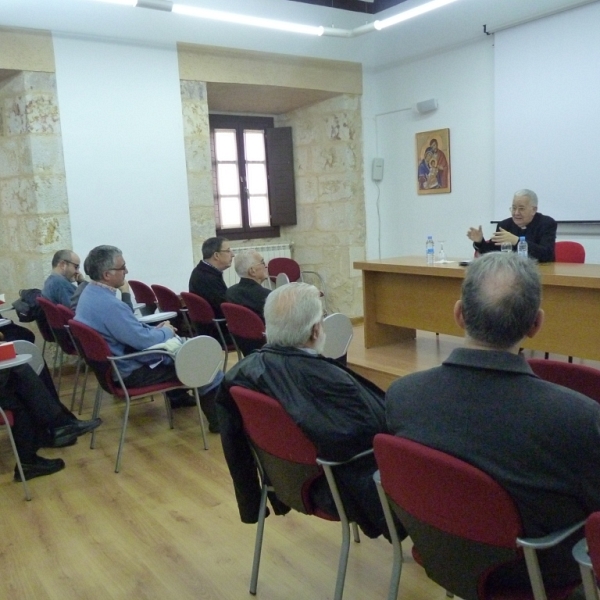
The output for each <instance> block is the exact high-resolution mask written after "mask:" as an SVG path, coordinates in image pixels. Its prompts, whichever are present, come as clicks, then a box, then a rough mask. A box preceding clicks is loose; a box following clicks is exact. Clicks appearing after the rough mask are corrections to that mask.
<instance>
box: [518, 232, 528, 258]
mask: <svg viewBox="0 0 600 600" xmlns="http://www.w3.org/2000/svg"><path fill="white" fill-rule="evenodd" d="M517 254H518V255H519V256H522V257H523V258H527V256H528V255H527V242H526V241H525V236H524V235H522V236H521V237H520V238H519V243H518V244H517Z"/></svg>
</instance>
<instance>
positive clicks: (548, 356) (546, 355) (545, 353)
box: [544, 352, 550, 360]
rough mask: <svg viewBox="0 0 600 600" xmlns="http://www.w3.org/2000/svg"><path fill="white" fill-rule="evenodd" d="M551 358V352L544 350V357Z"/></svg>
mask: <svg viewBox="0 0 600 600" xmlns="http://www.w3.org/2000/svg"><path fill="white" fill-rule="evenodd" d="M549 358H550V352H544V359H545V360H548V359H549Z"/></svg>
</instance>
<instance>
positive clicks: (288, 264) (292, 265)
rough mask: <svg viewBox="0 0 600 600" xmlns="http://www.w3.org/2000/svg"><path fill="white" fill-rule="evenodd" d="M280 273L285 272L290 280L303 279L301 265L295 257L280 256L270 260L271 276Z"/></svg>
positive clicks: (274, 276) (275, 276)
mask: <svg viewBox="0 0 600 600" xmlns="http://www.w3.org/2000/svg"><path fill="white" fill-rule="evenodd" d="M279 273H285V274H286V275H287V276H288V279H289V280H290V281H300V280H301V279H302V272H301V270H300V265H299V264H298V263H297V262H296V261H295V260H294V259H293V258H285V257H278V258H272V259H271V260H270V261H269V276H270V277H273V278H277V275H279Z"/></svg>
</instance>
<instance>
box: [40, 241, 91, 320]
mask: <svg viewBox="0 0 600 600" xmlns="http://www.w3.org/2000/svg"><path fill="white" fill-rule="evenodd" d="M79 263H80V261H79V256H77V254H75V252H73V251H72V250H59V251H58V252H56V253H55V254H54V256H53V258H52V273H50V275H49V277H48V278H47V279H46V281H45V282H44V289H43V290H42V296H44V298H47V299H48V300H50V302H54V304H62V305H63V306H66V307H67V308H69V307H70V305H71V298H72V296H73V294H74V293H75V289H76V288H75V286H74V285H73V283H81V282H82V281H83V276H82V275H81V273H80V272H79Z"/></svg>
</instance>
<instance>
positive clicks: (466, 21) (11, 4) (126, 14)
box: [0, 0, 597, 70]
mask: <svg viewBox="0 0 600 600" xmlns="http://www.w3.org/2000/svg"><path fill="white" fill-rule="evenodd" d="M176 1H178V2H179V3H181V4H188V5H193V6H199V7H203V8H212V9H215V10H221V11H223V10H225V11H230V12H237V13H242V14H249V15H254V16H262V17H267V18H272V19H280V20H287V21H296V22H301V23H304V24H308V25H317V26H318V25H323V26H325V27H337V28H343V29H354V28H356V27H359V26H361V25H363V24H365V23H366V22H369V21H372V20H374V19H375V18H378V19H383V18H386V17H388V16H390V15H393V14H396V13H397V12H398V11H400V10H405V9H408V8H411V7H413V6H417V5H419V4H423V3H424V1H425V0H407V2H403V3H402V4H400V5H399V6H396V7H394V8H391V9H388V10H387V11H384V12H381V13H379V14H378V15H377V16H376V17H373V16H371V15H364V14H361V13H356V12H350V11H345V10H339V9H333V8H329V7H323V6H313V5H309V4H304V3H300V2H289V1H288V0H225V1H224V0H176ZM596 1H597V0H596ZM589 2H590V0H457V1H456V2H455V3H453V4H450V5H448V6H445V7H443V8H440V9H438V10H435V11H432V12H430V13H427V14H425V15H422V16H420V17H417V18H415V19H412V20H410V21H407V22H405V23H401V24H399V25H396V26H393V27H390V28H388V29H385V30H383V31H375V32H372V33H368V34H366V35H362V36H360V37H355V38H350V39H344V38H332V37H320V38H317V37H312V36H304V35H300V34H291V33H281V32H276V31H271V30H265V29H258V28H254V27H243V26H240V25H233V24H231V25H230V24H225V23H218V22H214V21H204V20H200V19H195V18H191V17H185V16H182V15H176V14H172V13H168V12H162V11H156V10H150V9H145V8H130V7H123V6H118V5H111V4H103V3H100V2H95V1H93V0H0V26H4V27H22V28H32V29H45V30H50V31H53V32H62V33H71V34H81V35H86V36H90V35H91V36H101V37H109V38H117V39H123V40H130V41H137V42H144V43H151V44H172V43H174V42H188V43H196V44H203V45H212V46H225V47H229V48H240V49H248V50H256V51H265V52H277V53H282V54H296V55H303V56H311V57H316V58H329V59H335V60H348V61H353V62H361V63H362V64H363V67H364V68H365V69H367V70H372V69H374V70H379V69H382V68H384V67H386V66H390V65H393V64H395V63H399V62H402V61H405V60H409V59H412V58H415V57H417V56H422V55H427V54H431V53H434V52H437V51H440V50H442V49H444V48H450V47H453V46H457V45H460V44H463V43H466V42H469V41H472V40H475V39H477V38H478V37H481V36H483V35H484V33H483V25H484V24H486V25H487V26H488V29H490V28H491V29H496V28H498V27H501V26H504V25H507V24H512V23H516V22H520V21H523V20H529V19H532V18H536V17H538V16H540V15H544V14H548V13H551V12H553V11H559V10H561V9H564V8H569V7H574V6H579V5H582V4H584V3H589Z"/></svg>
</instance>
